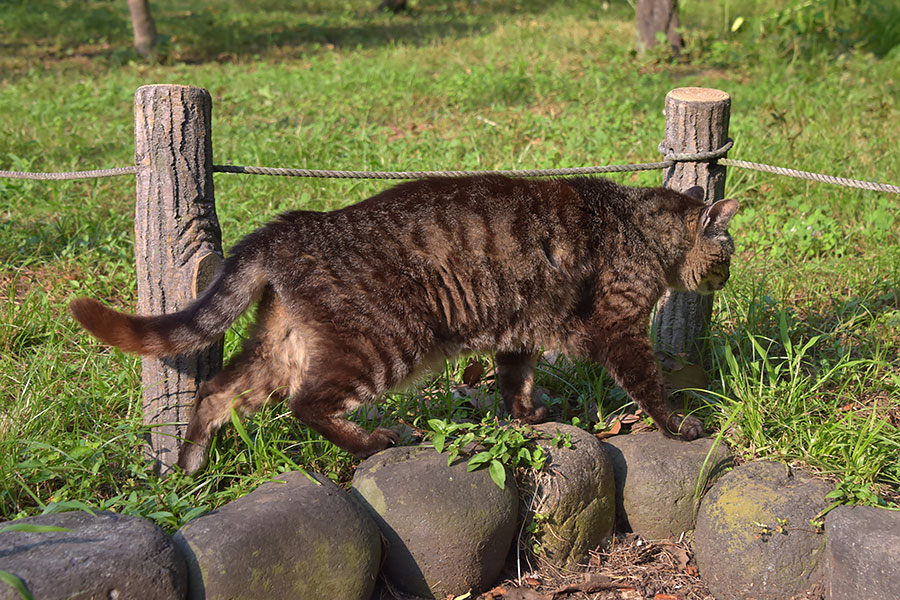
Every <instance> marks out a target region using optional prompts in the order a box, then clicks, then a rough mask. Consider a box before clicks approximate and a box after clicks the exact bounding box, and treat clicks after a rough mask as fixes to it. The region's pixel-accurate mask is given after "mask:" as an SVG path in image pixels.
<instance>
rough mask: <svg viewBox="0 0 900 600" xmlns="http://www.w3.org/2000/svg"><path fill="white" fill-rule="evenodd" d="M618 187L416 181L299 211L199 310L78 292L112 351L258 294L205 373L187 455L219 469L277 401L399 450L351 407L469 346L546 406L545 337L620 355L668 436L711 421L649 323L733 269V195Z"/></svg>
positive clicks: (220, 316) (182, 338) (190, 464)
mask: <svg viewBox="0 0 900 600" xmlns="http://www.w3.org/2000/svg"><path fill="white" fill-rule="evenodd" d="M702 197H703V190H702V189H700V188H692V189H691V190H688V192H687V193H686V194H681V193H678V192H674V191H672V190H668V189H665V188H637V187H625V186H621V185H617V184H615V183H613V182H610V181H607V180H604V179H595V178H573V179H556V180H535V181H529V180H520V179H509V178H505V177H500V176H477V177H466V178H459V179H426V180H421V181H414V182H409V183H403V184H401V185H398V186H396V187H394V188H392V189H389V190H387V191H384V192H382V193H380V194H378V195H376V196H374V197H372V198H369V199H367V200H365V201H363V202H360V203H359V204H356V205H353V206H348V207H347V208H344V209H341V210H336V211H333V212H325V213H319V212H310V211H293V212H288V213H285V214H283V215H281V216H280V217H278V218H277V219H275V220H274V221H272V222H270V223H268V224H267V225H265V226H263V227H262V228H260V229H258V230H257V231H255V232H253V233H251V234H250V235H248V236H247V237H245V238H244V239H243V240H241V241H240V242H239V243H238V244H237V245H236V246H235V247H234V250H233V251H232V254H231V256H230V257H229V258H228V259H227V260H226V261H225V263H224V266H223V268H222V271H221V273H220V274H219V276H218V278H217V279H216V281H215V282H214V283H213V284H212V285H210V287H209V288H207V289H206V291H205V292H203V294H202V295H201V296H200V297H199V298H198V299H197V300H195V301H194V302H193V303H192V304H190V305H189V306H188V307H187V308H185V309H184V310H181V311H178V312H175V313H171V314H165V315H160V316H135V315H128V314H124V313H119V312H116V311H114V310H112V309H109V308H106V307H104V306H103V305H101V304H100V303H98V302H97V301H95V300H91V299H88V298H80V299H77V300H74V301H73V302H72V304H71V310H72V313H73V314H74V316H75V318H76V319H77V320H78V321H79V322H80V323H81V324H82V325H83V326H84V327H85V328H86V329H87V330H88V331H90V332H91V333H92V334H93V335H95V336H96V337H97V338H99V339H100V340H102V341H103V342H105V343H107V344H111V345H114V346H118V347H119V348H121V349H122V350H125V351H128V352H136V353H139V354H145V355H150V356H158V357H165V356H173V355H177V354H181V353H187V352H192V351H196V350H199V349H202V348H204V347H207V346H208V345H210V344H212V343H213V342H215V341H216V340H217V339H218V338H220V337H221V336H222V334H223V332H224V331H225V330H226V329H227V328H228V326H229V325H230V324H231V323H233V322H234V321H235V319H237V317H238V316H239V315H240V314H241V313H242V312H244V311H245V310H246V309H247V308H248V307H249V306H250V304H251V303H253V302H254V301H256V300H258V301H259V310H258V315H257V319H256V323H255V325H254V328H253V332H252V334H251V335H250V337H249V339H248V341H247V342H246V344H245V346H244V348H243V349H242V351H241V352H240V353H239V354H238V355H237V356H236V357H234V358H233V359H232V360H231V362H230V363H229V364H228V365H227V366H226V367H225V369H224V370H223V371H222V372H221V373H219V374H218V375H216V376H215V377H214V378H213V379H211V380H210V381H206V382H204V383H203V384H201V386H200V388H199V390H198V392H197V397H196V400H195V403H194V407H193V413H192V416H191V420H190V424H189V425H188V428H187V434H186V442H185V443H184V445H183V446H182V449H181V452H180V454H179V457H178V464H179V465H180V466H181V467H182V468H183V469H184V470H185V471H187V472H188V473H192V472H194V471H196V470H198V469H200V468H202V467H203V465H204V464H205V463H206V448H207V445H208V444H209V441H210V438H211V436H213V435H214V434H215V432H216V431H217V430H218V429H219V428H220V427H221V426H222V425H223V424H224V423H225V422H226V421H228V420H229V418H230V408H231V406H232V404H233V405H234V406H235V408H236V409H238V410H239V411H240V412H242V413H245V414H247V413H252V412H254V411H256V410H258V409H259V408H260V407H261V406H262V405H263V403H264V402H266V401H267V399H269V398H276V399H284V398H289V399H290V408H291V411H292V413H293V414H294V416H295V417H296V418H297V419H299V420H300V421H302V422H303V423H305V424H306V425H308V426H309V427H311V428H313V429H314V430H315V431H317V432H319V433H320V434H322V435H323V436H324V437H325V438H326V439H328V440H330V441H332V442H334V443H335V444H337V445H338V446H340V447H341V448H343V449H344V450H346V451H348V452H350V453H352V454H354V455H356V456H358V457H366V456H369V455H371V454H374V453H375V452H378V451H379V450H383V449H384V448H386V447H388V446H391V445H392V444H394V443H396V441H397V434H396V433H394V432H393V431H391V430H388V429H376V430H374V431H373V432H372V433H367V432H366V431H365V430H363V429H362V428H361V427H359V426H358V425H356V424H354V423H352V422H351V421H349V420H347V419H346V418H344V414H345V413H346V412H347V411H350V410H352V409H353V408H355V407H357V406H359V405H360V404H363V403H367V402H373V401H376V400H377V399H378V398H379V396H381V395H382V394H383V393H384V392H386V391H387V390H389V389H391V388H394V387H398V386H401V385H403V384H404V382H407V381H409V380H411V379H412V378H414V377H415V376H416V373H417V372H419V371H420V370H421V369H422V368H427V367H428V366H429V365H433V364H434V363H436V362H438V361H441V360H442V359H444V358H445V357H448V356H454V355H457V354H459V353H463V352H480V351H488V350H492V351H494V352H496V365H497V368H498V387H499V392H500V395H501V397H502V398H503V401H504V403H505V406H506V408H507V409H508V410H509V412H510V413H511V415H512V417H513V418H515V419H519V420H521V421H524V422H526V423H538V422H541V421H544V420H546V419H547V418H548V416H549V415H548V410H547V408H546V407H545V406H543V405H541V404H540V403H538V402H535V401H534V400H533V399H532V385H533V381H534V379H533V378H534V368H535V363H536V360H537V356H538V352H539V349H540V348H541V347H543V348H553V349H557V350H560V351H562V352H564V353H565V354H568V355H569V356H572V357H583V358H589V359H592V360H594V361H596V362H598V363H600V364H602V365H603V366H605V367H606V369H607V370H608V371H609V373H610V374H611V375H612V376H613V377H614V378H615V380H616V382H617V383H618V384H619V385H621V386H622V387H623V388H624V389H625V391H626V392H628V394H629V395H630V396H631V398H632V399H634V400H635V401H636V402H637V403H638V404H639V405H640V407H641V408H642V409H643V410H644V412H645V413H647V414H649V415H650V416H651V417H652V418H653V420H654V421H655V422H656V425H657V426H658V427H659V429H660V431H662V432H663V433H664V434H665V435H667V436H670V437H680V438H681V439H685V440H693V439H695V438H697V437H699V436H701V435H703V426H702V424H701V422H700V421H699V420H698V419H697V418H696V417H693V416H687V417H684V416H682V415H680V414H678V413H676V412H674V411H673V410H672V409H671V408H670V407H669V405H668V402H667V397H666V391H665V387H664V384H663V379H662V376H661V374H660V371H659V367H658V365H657V362H656V359H655V357H654V353H653V348H652V347H651V343H650V337H649V334H648V320H649V316H650V313H651V310H652V309H653V307H654V304H655V303H656V301H657V300H658V299H659V297H660V296H661V295H662V293H663V291H664V290H665V288H666V286H669V287H672V288H675V289H680V290H695V291H697V292H700V293H711V292H713V291H714V290H718V289H721V288H722V286H723V285H724V284H725V281H726V280H727V279H728V266H729V260H730V257H731V254H732V253H733V251H734V244H733V242H732V240H731V238H730V236H729V235H728V222H729V221H730V219H731V217H732V216H733V215H734V214H735V211H736V210H737V208H738V203H737V202H736V201H735V200H721V201H719V202H716V203H714V204H712V205H711V206H708V207H707V206H705V205H704V203H703V201H702Z"/></svg>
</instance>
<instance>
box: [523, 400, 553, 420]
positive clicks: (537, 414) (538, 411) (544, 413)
mask: <svg viewBox="0 0 900 600" xmlns="http://www.w3.org/2000/svg"><path fill="white" fill-rule="evenodd" d="M549 418H550V409H548V408H547V407H546V406H544V405H543V404H537V403H535V407H534V412H533V413H531V414H530V415H526V416H524V417H522V418H521V420H522V421H524V422H526V423H528V424H529V425H537V424H538V423H543V422H544V421H546V420H547V419H549Z"/></svg>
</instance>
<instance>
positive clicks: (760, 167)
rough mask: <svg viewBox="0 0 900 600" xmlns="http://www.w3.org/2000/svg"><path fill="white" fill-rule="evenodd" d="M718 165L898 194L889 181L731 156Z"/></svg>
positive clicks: (899, 192)
mask: <svg viewBox="0 0 900 600" xmlns="http://www.w3.org/2000/svg"><path fill="white" fill-rule="evenodd" d="M719 164H720V165H725V166H726V167H739V168H741V169H752V170H754V171H763V172H765V173H774V174H775V175H785V176H787V177H796V178H797V179H809V180H811V181H819V182H822V183H831V184H834V185H842V186H844V187H852V188H859V189H863V190H872V191H875V192H888V193H891V194H900V185H891V184H890V183H877V182H875V181H862V180H859V179H847V178H846V177H835V176H833V175H822V174H821V173H810V172H809V171H798V170H796V169H788V168H786V167H773V166H772V165H764V164H760V163H754V162H747V161H746V160H734V159H731V158H723V159H720V160H719Z"/></svg>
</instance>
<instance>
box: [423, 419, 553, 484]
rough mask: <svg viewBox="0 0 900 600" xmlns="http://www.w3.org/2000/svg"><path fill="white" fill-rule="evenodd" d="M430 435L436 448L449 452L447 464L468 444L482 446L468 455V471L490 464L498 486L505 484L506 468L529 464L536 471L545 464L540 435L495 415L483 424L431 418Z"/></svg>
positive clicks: (491, 472) (464, 449) (545, 455)
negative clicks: (506, 424) (502, 421)
mask: <svg viewBox="0 0 900 600" xmlns="http://www.w3.org/2000/svg"><path fill="white" fill-rule="evenodd" d="M428 428H429V429H430V430H431V433H430V434H429V436H430V438H431V442H432V444H434V448H435V450H437V451H438V452H440V453H442V454H443V452H444V450H447V452H448V459H447V464H448V465H449V464H450V463H452V462H453V461H454V460H455V459H456V458H457V457H458V456H459V455H460V454H463V453H465V452H467V447H468V446H470V445H472V447H476V448H478V447H481V448H484V450H482V451H480V452H476V453H475V454H474V455H472V456H471V457H470V458H469V461H468V470H469V471H474V470H476V469H481V468H484V467H487V468H488V470H489V471H490V475H491V479H492V480H493V481H494V483H496V484H497V486H498V487H500V488H503V487H504V486H505V485H506V467H510V468H516V467H528V468H532V469H535V470H537V471H539V470H541V469H542V468H543V467H544V461H545V460H546V458H547V454H546V452H544V449H543V448H541V447H540V446H536V445H534V440H535V439H536V438H538V437H539V434H537V433H536V432H535V431H533V430H531V429H529V428H527V427H504V426H502V425H501V424H500V422H499V421H498V420H497V418H496V417H492V416H491V415H487V416H486V417H484V418H483V419H482V420H481V422H480V423H454V422H447V421H444V420H443V419H428Z"/></svg>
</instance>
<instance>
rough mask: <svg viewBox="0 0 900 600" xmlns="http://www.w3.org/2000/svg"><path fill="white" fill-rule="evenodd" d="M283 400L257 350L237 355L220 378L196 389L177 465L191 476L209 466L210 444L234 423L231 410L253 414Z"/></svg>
mask: <svg viewBox="0 0 900 600" xmlns="http://www.w3.org/2000/svg"><path fill="white" fill-rule="evenodd" d="M270 398H271V399H275V400H282V399H283V398H284V396H283V394H282V390H279V389H278V384H277V383H275V382H273V381H272V379H271V376H270V372H269V369H267V368H265V365H264V364H263V361H262V360H261V357H260V356H259V352H258V348H251V349H249V350H246V351H244V352H243V353H241V354H240V355H238V356H237V357H236V358H235V359H233V360H232V361H231V363H229V364H228V366H227V367H225V369H224V370H223V371H222V372H220V373H219V374H218V375H216V376H215V377H213V378H212V379H210V380H209V381H204V382H203V383H202V384H200V387H199V389H198V390H197V396H196V398H195V399H194V407H193V409H192V411H191V420H190V422H189V423H188V427H187V432H186V433H185V436H184V441H183V442H182V446H181V450H180V451H179V453H178V466H179V467H181V468H182V469H184V471H185V472H186V473H188V474H192V473H195V472H196V471H199V470H200V469H202V468H203V467H204V466H206V462H207V460H208V458H207V449H208V447H209V442H210V440H211V439H212V438H213V436H215V434H216V432H217V431H218V430H219V429H220V428H221V427H222V425H224V424H225V423H227V422H229V421H230V420H231V410H232V408H233V409H234V410H236V411H237V412H238V414H241V415H252V414H253V413H255V412H257V411H258V410H259V409H260V408H262V406H263V405H264V404H265V403H266V401H267V400H269V399H270Z"/></svg>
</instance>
